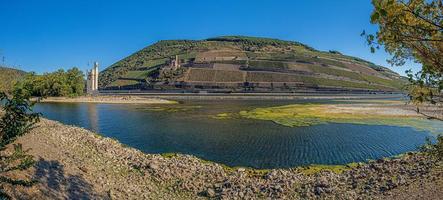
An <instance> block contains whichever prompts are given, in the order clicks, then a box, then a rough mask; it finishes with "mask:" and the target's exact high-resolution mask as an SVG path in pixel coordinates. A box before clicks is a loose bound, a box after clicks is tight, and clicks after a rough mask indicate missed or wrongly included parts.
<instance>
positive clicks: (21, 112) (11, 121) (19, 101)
mask: <svg viewBox="0 0 443 200" xmlns="http://www.w3.org/2000/svg"><path fill="white" fill-rule="evenodd" d="M29 98H30V96H29V93H28V92H26V91H24V90H22V89H17V90H15V91H14V92H13V96H12V98H11V97H9V96H8V95H7V94H6V93H4V92H1V93H0V101H2V102H4V105H3V107H2V108H3V110H4V112H5V113H4V115H3V116H2V118H1V119H0V133H1V135H0V148H1V147H4V146H5V145H7V144H9V143H11V142H13V141H14V140H15V139H16V138H17V137H19V136H22V135H23V134H25V133H27V132H29V131H30V130H31V129H33V128H34V125H35V124H36V123H37V122H38V121H39V118H40V114H39V113H32V107H33V106H34V104H35V102H32V101H31V100H29Z"/></svg>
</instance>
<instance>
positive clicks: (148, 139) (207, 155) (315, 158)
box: [35, 101, 437, 168]
mask: <svg viewBox="0 0 443 200" xmlns="http://www.w3.org/2000/svg"><path fill="white" fill-rule="evenodd" d="M293 103H304V102H303V101H190V102H182V103H181V104H178V105H164V106H152V105H141V104H140V105H129V104H127V105H125V104H91V103H42V104H38V105H37V106H36V108H35V109H36V111H38V112H42V113H43V115H44V117H46V118H49V119H52V120H57V121H60V122H62V123H65V124H70V125H76V126H80V127H84V128H86V129H89V130H93V131H96V132H99V133H100V134H102V135H104V136H107V137H111V138H115V139H117V140H118V141H120V142H121V143H123V144H126V145H128V146H131V147H134V148H137V149H140V150H141V151H143V152H146V153H172V152H176V153H183V154H192V155H195V156H197V157H200V158H202V159H205V160H211V161H215V162H219V163H223V164H226V165H229V166H246V167H253V168H286V167H295V166H302V165H309V164H345V163H350V162H360V161H366V160H367V159H378V158H382V157H387V156H394V155H397V154H401V153H404V152H407V151H414V150H417V148H418V147H419V146H421V145H422V144H424V142H425V140H426V138H431V139H432V138H434V137H435V136H434V135H433V134H431V133H429V132H427V131H420V130H416V129H414V128H409V127H396V126H385V125H357V124H338V123H329V124H321V125H315V126H309V127H295V128H291V127H285V126H282V125H278V124H275V123H273V122H271V121H261V120H252V119H228V120H220V119H215V118H213V116H214V115H216V114H218V113H226V112H239V111H241V110H249V109H253V108H257V107H268V106H278V105H287V104H293ZM310 103H312V101H310ZM317 103H328V102H321V101H318V102H317ZM436 123H437V122H436Z"/></svg>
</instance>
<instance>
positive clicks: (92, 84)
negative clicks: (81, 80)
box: [86, 62, 98, 94]
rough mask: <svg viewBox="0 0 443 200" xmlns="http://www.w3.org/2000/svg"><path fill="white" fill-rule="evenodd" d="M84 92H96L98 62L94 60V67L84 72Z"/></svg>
mask: <svg viewBox="0 0 443 200" xmlns="http://www.w3.org/2000/svg"><path fill="white" fill-rule="evenodd" d="M86 74H87V79H86V93H88V94H96V93H98V62H94V67H93V68H92V69H91V70H88V71H87V72H86Z"/></svg>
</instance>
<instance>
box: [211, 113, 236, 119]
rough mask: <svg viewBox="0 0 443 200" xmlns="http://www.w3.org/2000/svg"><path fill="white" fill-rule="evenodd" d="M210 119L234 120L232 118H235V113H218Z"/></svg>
mask: <svg viewBox="0 0 443 200" xmlns="http://www.w3.org/2000/svg"><path fill="white" fill-rule="evenodd" d="M212 118H214V119H234V118H236V114H235V113H220V114H217V115H215V116H213V117H212Z"/></svg>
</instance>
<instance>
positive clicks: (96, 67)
mask: <svg viewBox="0 0 443 200" xmlns="http://www.w3.org/2000/svg"><path fill="white" fill-rule="evenodd" d="M93 70H94V88H93V90H94V91H98V62H94V69H93Z"/></svg>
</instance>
